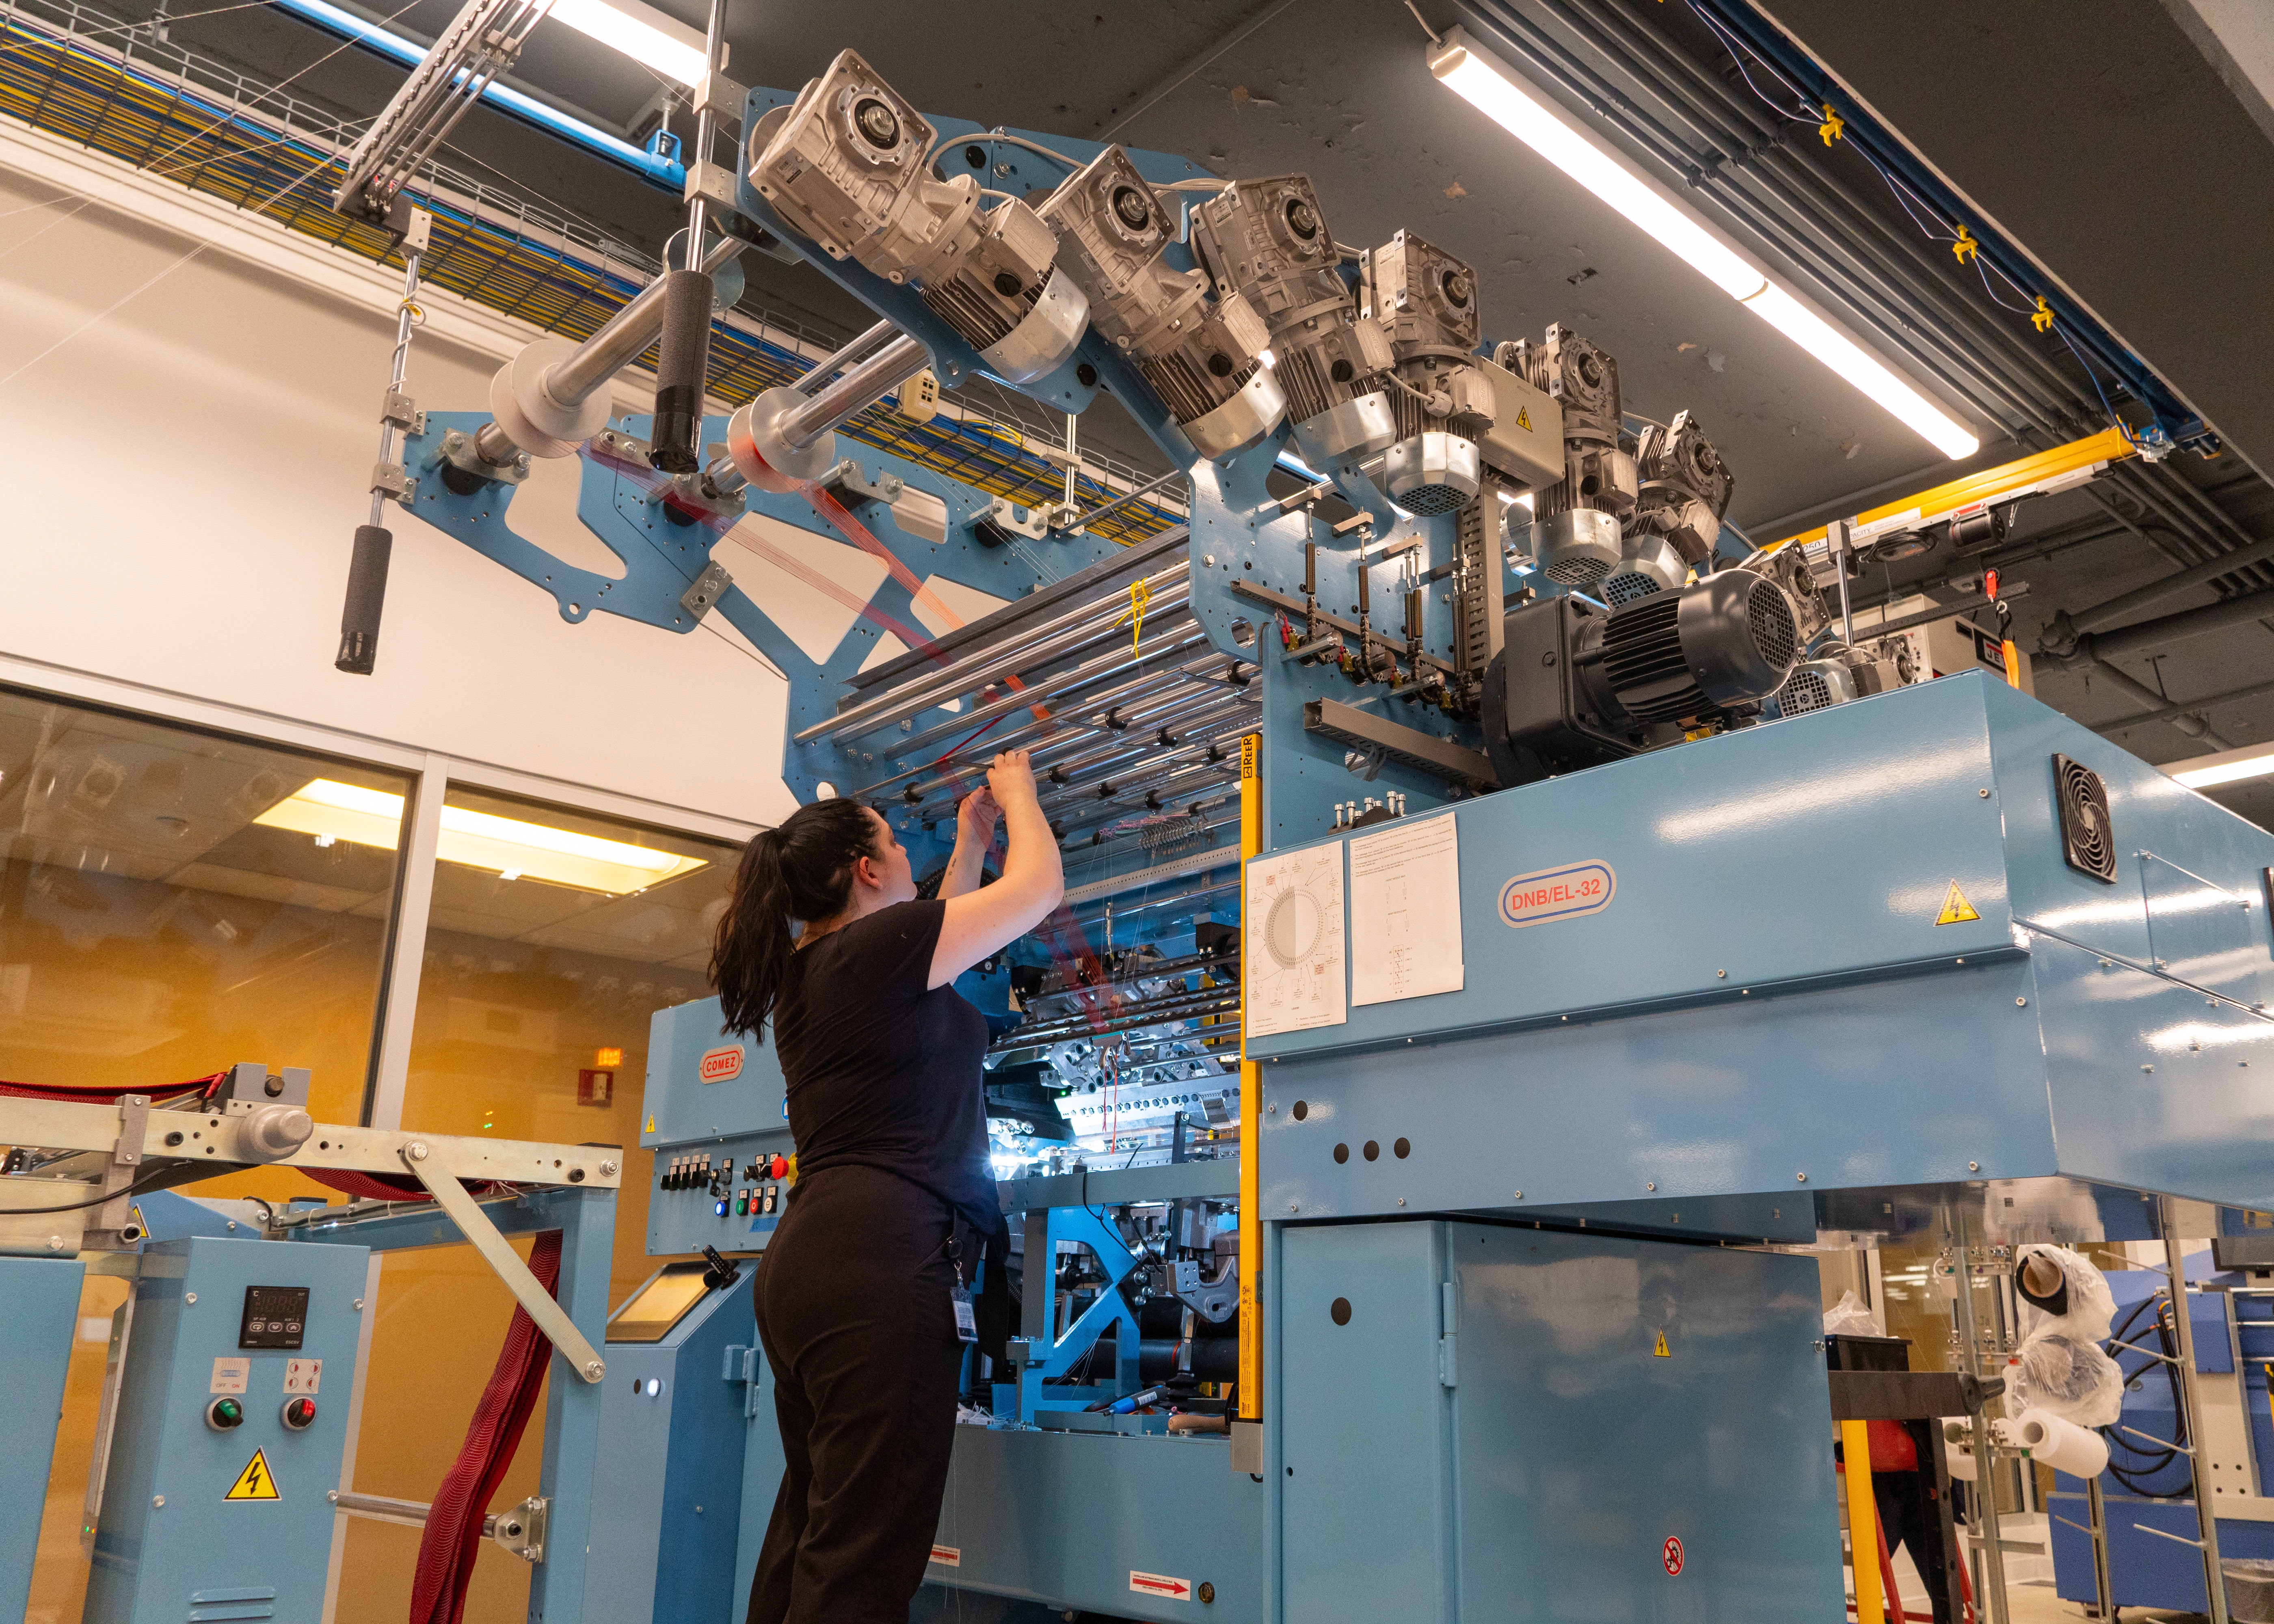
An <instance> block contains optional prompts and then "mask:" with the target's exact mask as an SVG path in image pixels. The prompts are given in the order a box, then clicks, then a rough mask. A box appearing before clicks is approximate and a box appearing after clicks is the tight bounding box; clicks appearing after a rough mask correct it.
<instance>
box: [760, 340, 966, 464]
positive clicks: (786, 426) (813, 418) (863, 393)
mask: <svg viewBox="0 0 2274 1624" xmlns="http://www.w3.org/2000/svg"><path fill="white" fill-rule="evenodd" d="M930 365H931V353H930V351H929V350H926V349H925V348H924V347H923V346H922V344H920V343H918V342H916V341H915V339H913V338H910V337H908V336H907V335H905V334H903V335H901V336H900V337H899V338H896V339H894V340H893V341H892V342H891V343H889V344H887V345H885V347H884V348H883V349H882V350H878V351H877V353H876V354H875V355H872V356H870V357H869V358H868V359H867V360H865V361H863V362H862V363H861V365H858V366H856V367H855V368H854V369H853V370H852V371H851V372H847V373H846V374H845V375H844V376H843V377H842V378H840V379H838V380H835V381H834V382H832V383H825V384H824V385H822V386H821V387H820V388H819V389H817V390H816V391H815V392H814V395H813V398H812V399H811V400H809V401H808V402H806V403H805V404H804V405H802V406H801V407H799V408H798V409H797V410H794V411H793V412H791V413H790V414H789V417H788V418H787V420H786V421H785V422H784V423H783V424H782V425H781V426H782V438H783V439H785V440H788V441H789V443H790V444H791V445H792V446H794V447H798V448H800V449H801V450H802V449H803V448H804V447H807V446H809V445H811V444H812V443H813V442H814V441H815V440H819V439H820V438H821V437H822V436H823V435H824V434H826V433H827V432H829V431H830V430H832V429H833V428H835V427H836V426H837V425H839V424H840V423H842V422H844V421H845V419H846V418H847V417H851V416H853V414H854V413H855V412H857V411H863V410H867V409H868V408H869V407H870V406H873V405H875V404H876V403H877V402H878V401H880V400H882V399H884V398H885V396H886V395H890V394H891V393H892V391H893V390H895V389H897V388H899V387H900V386H901V385H902V384H904V383H906V382H907V380H909V379H911V378H913V377H915V375H916V374H917V373H918V372H922V371H923V369H924V368H925V367H927V366H930Z"/></svg>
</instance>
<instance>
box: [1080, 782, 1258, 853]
mask: <svg viewBox="0 0 2274 1624" xmlns="http://www.w3.org/2000/svg"><path fill="white" fill-rule="evenodd" d="M1231 799H1232V797H1231V796H1230V795H1217V796H1215V797H1212V798H1209V799H1203V800H1200V801H1189V802H1187V803H1186V805H1185V806H1183V807H1181V808H1176V810H1178V812H1179V813H1180V814H1181V815H1183V816H1198V817H1199V818H1201V819H1203V820H1205V821H1202V822H1201V823H1198V824H1197V825H1196V829H1197V832H1198V836H1199V838H1202V839H1205V838H1208V837H1209V836H1210V835H1213V834H1215V833H1216V832H1217V831H1220V830H1225V829H1237V828H1238V826H1239V812H1238V811H1237V810H1235V811H1234V812H1233V813H1232V815H1231V816H1230V817H1215V816H1209V815H1210V814H1212V813H1216V812H1220V811H1222V810H1223V809H1224V806H1225V804H1226V803H1227V802H1229V801H1231ZM1080 832H1081V831H1078V830H1073V829H1069V830H1067V831H1065V834H1064V835H1062V836H1061V837H1059V839H1058V846H1059V847H1060V848H1061V849H1062V850H1064V851H1065V853H1066V854H1067V856H1068V857H1069V858H1070V859H1072V860H1073V861H1088V860H1089V859H1091V858H1095V857H1100V856H1103V855H1106V854H1108V853H1113V852H1117V851H1118V850H1119V849H1120V848H1121V847H1123V846H1128V845H1132V844H1135V843H1141V842H1142V840H1143V839H1144V837H1145V836H1146V834H1147V833H1148V832H1149V829H1132V830H1128V831H1125V832H1124V833H1121V834H1118V835H1115V836H1113V837H1112V838H1111V839H1108V838H1103V835H1102V834H1101V835H1100V836H1099V837H1098V838H1096V839H1095V840H1094V841H1093V842H1092V843H1088V844H1083V843H1080V842H1078V841H1077V839H1076V837H1077V836H1078V835H1079V834H1080Z"/></svg>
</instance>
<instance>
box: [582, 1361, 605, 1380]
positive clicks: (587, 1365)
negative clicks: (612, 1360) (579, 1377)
mask: <svg viewBox="0 0 2274 1624" xmlns="http://www.w3.org/2000/svg"><path fill="white" fill-rule="evenodd" d="M607 1373H608V1364H607V1361H606V1359H587V1360H585V1361H584V1380H587V1381H598V1380H599V1379H600V1378H601V1377H603V1376H605V1375H606V1374H607Z"/></svg>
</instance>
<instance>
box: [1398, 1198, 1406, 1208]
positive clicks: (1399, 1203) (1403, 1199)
mask: <svg viewBox="0 0 2274 1624" xmlns="http://www.w3.org/2000/svg"><path fill="white" fill-rule="evenodd" d="M1397 1204H1398V1205H1399V1206H1400V1207H1403V1206H1404V1205H1405V1198H1404V1196H1402V1195H1401V1196H1399V1197H1398V1198H1397Z"/></svg>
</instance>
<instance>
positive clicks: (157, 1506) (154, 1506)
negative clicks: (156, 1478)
mask: <svg viewBox="0 0 2274 1624" xmlns="http://www.w3.org/2000/svg"><path fill="white" fill-rule="evenodd" d="M165 1508H166V1497H165V1496H164V1495H162V1494H153V1495H152V1496H151V1497H150V1509H151V1510H153V1511H163V1510H164V1509H165Z"/></svg>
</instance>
